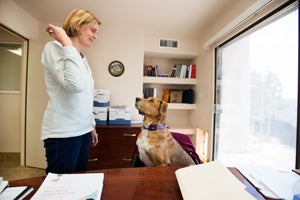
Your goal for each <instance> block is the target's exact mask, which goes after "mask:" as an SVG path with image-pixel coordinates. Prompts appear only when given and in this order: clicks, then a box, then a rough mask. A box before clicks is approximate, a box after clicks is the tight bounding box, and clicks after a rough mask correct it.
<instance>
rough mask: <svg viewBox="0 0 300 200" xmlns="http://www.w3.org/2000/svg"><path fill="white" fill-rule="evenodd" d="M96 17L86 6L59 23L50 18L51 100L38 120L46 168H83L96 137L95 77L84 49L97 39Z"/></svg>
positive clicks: (45, 59) (47, 63)
mask: <svg viewBox="0 0 300 200" xmlns="http://www.w3.org/2000/svg"><path fill="white" fill-rule="evenodd" d="M99 26H100V21H99V20H98V19H97V18H96V17H95V16H94V15H93V14H92V13H90V12H89V11H87V10H83V9H74V10H73V11H72V12H71V13H70V14H69V15H68V17H67V18H66V20H65V22H64V24H63V27H62V28H61V27H58V26H54V25H52V24H49V25H48V26H47V28H46V31H47V32H48V33H49V35H50V36H51V37H52V38H54V41H50V42H48V43H47V44H46V45H45V47H44V50H43V53H42V59H41V62H42V64H43V65H44V67H45V82H46V87H47V93H48V95H49V101H48V105H47V108H46V110H45V113H44V116H43V122H42V133H41V139H42V140H44V147H45V150H46V160H47V168H46V173H48V172H52V173H71V172H78V171H85V170H86V169H87V162H88V155H89V149H90V146H91V145H92V146H95V145H97V143H98V136H97V133H96V131H95V128H94V127H95V120H94V117H93V90H94V80H93V78H92V73H91V69H90V67H89V65H88V62H87V59H86V57H85V56H84V54H83V53H82V50H83V49H84V48H87V47H91V46H92V43H93V41H94V40H96V39H97V33H98V31H99Z"/></svg>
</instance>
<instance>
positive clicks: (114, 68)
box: [108, 60, 125, 77]
mask: <svg viewBox="0 0 300 200" xmlns="http://www.w3.org/2000/svg"><path fill="white" fill-rule="evenodd" d="M108 71H109V73H110V74H111V75H112V76H116V77H117V76H121V75H122V74H123V73H124V71H125V67H124V65H123V63H121V62H120V61H117V60H115V61H112V62H111V63H110V64H109V65H108Z"/></svg>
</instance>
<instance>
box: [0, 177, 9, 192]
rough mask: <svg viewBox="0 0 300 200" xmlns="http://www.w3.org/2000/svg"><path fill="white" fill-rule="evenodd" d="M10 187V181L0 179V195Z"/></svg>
mask: <svg viewBox="0 0 300 200" xmlns="http://www.w3.org/2000/svg"><path fill="white" fill-rule="evenodd" d="M7 186H8V181H6V180H4V179H3V177H0V194H1V193H2V191H3V190H4V189H5V188H6V187H7Z"/></svg>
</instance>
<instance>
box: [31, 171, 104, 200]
mask: <svg viewBox="0 0 300 200" xmlns="http://www.w3.org/2000/svg"><path fill="white" fill-rule="evenodd" d="M103 180H104V174H103V173H87V174H62V175H59V174H53V173H49V174H48V175H47V176H46V178H45V180H44V181H43V183H42V185H41V187H40V188H39V190H38V191H37V192H36V193H35V195H34V196H33V197H32V200H56V199H60V200H61V199H63V200H79V199H80V200H81V199H93V200H100V199H101V194H102V189H103Z"/></svg>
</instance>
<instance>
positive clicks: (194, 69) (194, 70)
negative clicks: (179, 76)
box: [191, 64, 196, 78]
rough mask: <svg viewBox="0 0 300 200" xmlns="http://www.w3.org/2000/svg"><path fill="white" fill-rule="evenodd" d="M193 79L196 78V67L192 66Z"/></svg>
mask: <svg viewBox="0 0 300 200" xmlns="http://www.w3.org/2000/svg"><path fill="white" fill-rule="evenodd" d="M191 78H196V65H195V64H192V71H191Z"/></svg>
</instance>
